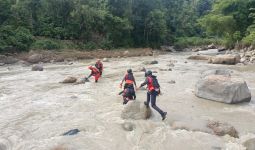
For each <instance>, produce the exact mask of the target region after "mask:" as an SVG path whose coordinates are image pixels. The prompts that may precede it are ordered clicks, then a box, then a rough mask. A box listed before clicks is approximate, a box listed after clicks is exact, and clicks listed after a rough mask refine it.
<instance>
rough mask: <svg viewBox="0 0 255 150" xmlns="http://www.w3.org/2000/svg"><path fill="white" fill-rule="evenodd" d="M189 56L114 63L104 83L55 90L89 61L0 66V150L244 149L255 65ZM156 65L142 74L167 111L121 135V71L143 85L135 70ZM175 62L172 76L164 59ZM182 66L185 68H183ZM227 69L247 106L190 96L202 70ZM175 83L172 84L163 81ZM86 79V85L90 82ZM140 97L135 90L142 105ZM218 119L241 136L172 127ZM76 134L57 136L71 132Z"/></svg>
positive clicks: (254, 111)
mask: <svg viewBox="0 0 255 150" xmlns="http://www.w3.org/2000/svg"><path fill="white" fill-rule="evenodd" d="M190 54H191V53H171V54H166V55H159V56H154V57H152V56H150V57H132V58H113V59H110V61H109V62H105V63H104V65H105V71H104V73H103V78H101V79H100V80H99V82H98V83H94V82H87V83H85V84H79V85H72V84H71V85H68V84H60V83H59V82H60V81H62V80H63V79H65V78H66V77H67V76H76V77H82V76H85V75H88V74H89V70H88V69H87V66H88V65H90V64H91V62H93V61H94V60H89V61H79V62H74V64H73V65H68V64H64V63H63V64H44V69H45V70H44V71H42V72H33V71H31V67H24V66H21V65H13V66H1V67H0V110H1V111H0V150H57V149H58V150H60V149H68V150H119V149H122V150H169V149H172V150H211V149H212V150H219V149H222V150H223V149H226V150H243V149H245V148H244V147H243V146H242V142H244V141H245V140H247V139H249V138H252V137H255V98H254V96H255V77H254V73H255V66H254V65H253V66H252V65H250V66H249V65H248V66H238V65H236V66H226V65H213V64H207V63H206V62H204V61H192V60H187V59H186V58H187V56H188V55H190ZM154 59H155V60H157V61H159V64H156V65H149V66H146V68H149V69H151V70H154V71H157V72H158V73H156V74H155V75H157V76H158V80H159V82H160V84H161V87H162V93H163V94H162V95H161V96H159V97H158V100H157V104H158V106H159V107H161V108H162V109H163V110H164V111H167V112H168V116H167V119H166V120H165V121H161V117H160V115H159V114H158V113H156V112H154V115H153V117H152V118H151V119H149V120H135V121H131V122H133V123H134V124H135V129H134V130H133V131H130V132H128V131H125V130H123V128H122V126H121V124H123V122H125V120H123V119H121V117H120V114H121V111H122V110H123V105H122V97H120V96H118V92H119V91H120V89H119V88H118V86H119V83H120V81H121V79H122V78H123V76H124V74H125V71H126V70H127V69H128V68H132V69H133V70H134V75H135V77H136V80H137V82H138V83H139V84H140V83H141V82H142V81H143V80H144V73H143V72H139V71H136V70H139V68H140V67H142V66H143V64H142V62H144V61H146V60H154ZM171 60H172V61H173V60H176V63H175V66H174V67H171V68H172V71H160V70H159V69H160V68H161V69H162V68H163V69H164V68H168V67H167V64H169V61H171ZM185 61H187V62H185ZM219 68H220V69H231V70H234V71H235V72H237V73H238V74H239V75H240V76H242V77H243V78H244V79H245V80H246V82H247V84H248V86H249V88H250V90H251V92H252V101H251V102H250V103H242V104H236V105H228V104H223V103H218V102H213V101H208V100H203V99H200V98H197V97H196V96H194V93H193V91H194V86H195V83H196V81H197V80H198V78H199V77H200V74H201V72H203V71H206V70H208V69H219ZM171 80H175V81H176V83H175V84H169V83H168V82H169V81H171ZM91 81H92V80H91ZM145 99H146V92H145V91H143V90H141V91H137V100H139V101H144V100H145ZM211 119H212V120H219V121H222V122H227V123H229V124H231V125H233V126H234V127H235V128H236V129H237V131H238V132H239V135H240V138H239V139H235V138H231V137H230V136H223V137H219V136H215V135H212V134H208V133H204V132H200V131H187V130H175V129H173V128H172V126H171V123H172V122H173V121H182V122H185V123H187V124H190V125H193V124H194V125H196V124H199V122H200V121H205V120H211ZM75 128H78V129H79V130H80V131H81V132H79V133H78V134H77V135H73V136H62V134H63V133H64V132H66V131H68V130H70V129H75Z"/></svg>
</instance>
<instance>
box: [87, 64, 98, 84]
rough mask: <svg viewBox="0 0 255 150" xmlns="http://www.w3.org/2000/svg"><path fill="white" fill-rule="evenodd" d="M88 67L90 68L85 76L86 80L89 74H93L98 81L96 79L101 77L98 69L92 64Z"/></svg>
mask: <svg viewBox="0 0 255 150" xmlns="http://www.w3.org/2000/svg"><path fill="white" fill-rule="evenodd" d="M88 68H89V69H90V70H91V73H90V75H89V76H88V77H87V78H86V80H88V79H89V78H90V77H91V76H94V77H95V82H98V79H99V78H100V77H101V75H100V71H99V70H98V69H97V68H96V67H93V66H89V67H88Z"/></svg>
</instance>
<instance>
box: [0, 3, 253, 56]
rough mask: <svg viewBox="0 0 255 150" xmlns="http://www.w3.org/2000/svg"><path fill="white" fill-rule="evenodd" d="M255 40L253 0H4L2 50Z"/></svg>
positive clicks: (230, 43) (244, 42)
mask: <svg viewBox="0 0 255 150" xmlns="http://www.w3.org/2000/svg"><path fill="white" fill-rule="evenodd" d="M211 42H214V43H216V44H224V45H226V46H228V47H234V46H250V45H253V44H254V45H255V0H0V51H2V52H6V51H25V50H29V49H66V48H67V49H69V48H71V49H84V50H89V49H96V48H102V49H111V48H119V47H153V48H155V47H159V46H160V45H175V46H176V47H184V46H191V45H201V44H208V43H211Z"/></svg>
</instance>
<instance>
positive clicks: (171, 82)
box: [168, 80, 176, 84]
mask: <svg viewBox="0 0 255 150" xmlns="http://www.w3.org/2000/svg"><path fill="white" fill-rule="evenodd" d="M168 83H169V84H175V83H176V82H175V81H174V80H171V81H169V82H168Z"/></svg>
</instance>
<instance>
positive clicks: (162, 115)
mask: <svg viewBox="0 0 255 150" xmlns="http://www.w3.org/2000/svg"><path fill="white" fill-rule="evenodd" d="M157 95H158V93H157V92H156V91H152V92H151V107H152V108H154V109H155V110H156V111H157V112H159V113H160V115H161V117H162V120H165V118H166V114H167V112H163V111H162V110H161V109H160V108H159V107H158V106H157V105H156V98H157Z"/></svg>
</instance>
